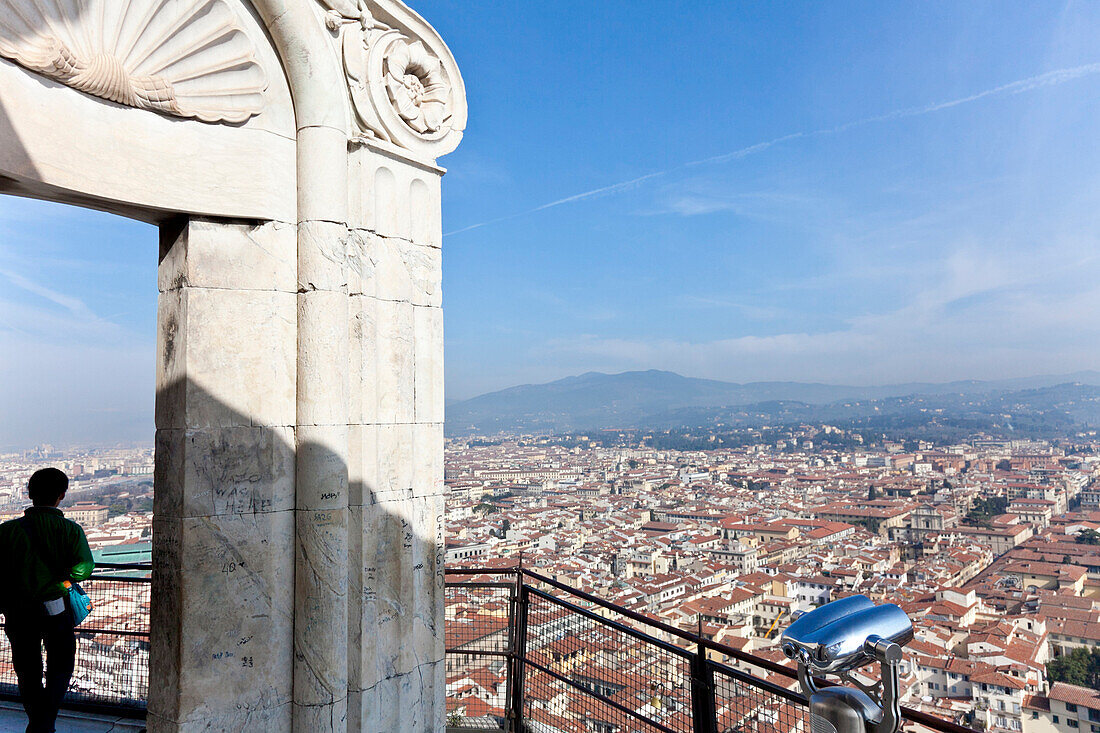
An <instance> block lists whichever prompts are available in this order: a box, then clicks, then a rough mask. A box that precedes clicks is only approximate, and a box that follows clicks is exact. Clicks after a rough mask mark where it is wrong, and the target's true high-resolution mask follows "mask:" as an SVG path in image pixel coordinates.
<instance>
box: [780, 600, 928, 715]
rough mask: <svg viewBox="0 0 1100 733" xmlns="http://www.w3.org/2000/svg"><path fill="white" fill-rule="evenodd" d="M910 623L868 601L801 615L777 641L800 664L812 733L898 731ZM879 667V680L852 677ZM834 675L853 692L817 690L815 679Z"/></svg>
mask: <svg viewBox="0 0 1100 733" xmlns="http://www.w3.org/2000/svg"><path fill="white" fill-rule="evenodd" d="M912 639H913V623H912V621H910V620H909V617H908V616H907V615H905V611H902V610H901V608H899V607H898V606H895V605H893V604H887V605H882V606H876V605H875V604H874V603H873V602H872V601H871V599H870V598H868V597H867V596H852V597H850V598H842V599H840V600H838V601H833V602H832V603H827V604H825V605H824V606H821V607H820V608H817V609H814V610H813V611H810V612H809V613H806V614H803V615H802V616H800V617H799V618H798V620H796V621H795V622H794V623H792V624H791V625H790V626H789V627H788V628H787V630H786V631H785V632H783V636H782V638H781V640H780V648H781V649H782V650H783V653H784V654H785V655H786V656H787V657H788V658H789V659H793V660H795V661H796V662H798V681H799V683H800V684H801V685H802V691H803V692H804V693H805V694H806V696H807V697H808V698H809V701H810V727H811V731H812V733H897V730H898V728H899V727H900V726H901V703H900V701H899V700H898V665H899V664H900V663H901V657H902V650H901V647H902V645H904V644H907V643H909V641H911V640H912ZM873 662H878V663H879V669H880V678H879V680H878V682H877V683H875V684H874V685H864V684H862V683H861V682H859V681H857V680H856V679H854V678H853V677H852V676H851V673H852V672H854V671H855V670H856V669H858V668H860V667H863V666H865V665H868V664H872V663H873ZM821 675H836V676H837V677H839V678H840V679H841V680H843V681H844V682H847V683H848V684H850V685H853V686H854V687H844V686H836V687H821V688H819V687H818V686H817V683H816V682H815V680H814V677H815V676H821Z"/></svg>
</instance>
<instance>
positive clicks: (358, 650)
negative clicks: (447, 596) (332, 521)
mask: <svg viewBox="0 0 1100 733" xmlns="http://www.w3.org/2000/svg"><path fill="white" fill-rule="evenodd" d="M442 507H443V504H442V499H441V498H434V497H433V498H421V499H397V500H390V501H380V502H379V503H377V504H375V505H373V506H364V507H362V508H356V509H354V510H352V515H351V535H352V539H351V546H352V548H353V549H352V551H351V553H349V567H351V569H352V576H353V577H352V580H351V587H350V590H349V595H350V597H351V598H352V599H353V600H352V603H351V604H350V605H351V607H352V608H353V609H354V610H353V611H352V613H351V616H350V618H351V620H352V626H351V628H350V630H349V642H350V647H351V649H352V650H353V652H352V653H351V656H350V658H349V662H350V678H349V682H350V684H351V689H353V690H354V689H367V688H370V687H373V686H374V685H376V684H377V683H379V682H380V681H382V680H385V679H387V678H391V677H394V676H397V675H401V674H405V673H408V672H410V671H412V670H414V669H416V668H417V667H419V666H421V665H423V664H425V663H430V662H434V661H438V660H441V659H443V650H444V635H443V622H442V619H443V552H442V544H441V535H440V533H441V532H442V526H443V525H442ZM367 640H370V643H367Z"/></svg>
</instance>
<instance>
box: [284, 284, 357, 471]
mask: <svg viewBox="0 0 1100 733" xmlns="http://www.w3.org/2000/svg"><path fill="white" fill-rule="evenodd" d="M348 307H349V303H348V297H347V295H345V294H344V293H341V292H337V291H326V290H317V291H312V292H307V293H300V294H299V295H298V304H297V310H298V374H297V377H298V402H297V407H298V410H297V413H296V414H297V424H299V425H301V424H307V425H346V424H347V419H348V401H347V400H348ZM341 452H342V451H341Z"/></svg>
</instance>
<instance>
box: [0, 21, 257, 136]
mask: <svg viewBox="0 0 1100 733" xmlns="http://www.w3.org/2000/svg"><path fill="white" fill-rule="evenodd" d="M0 56H3V57H5V58H8V59H10V60H12V61H14V62H15V63H17V64H19V65H21V66H23V67H25V68H27V69H29V70H31V71H34V72H37V73H39V74H42V75H43V76H47V77H49V78H51V79H54V80H56V81H59V82H61V83H62V84H65V85H67V86H70V87H72V88H74V89H78V90H80V91H82V92H85V93H87V94H91V95H94V96H96V97H100V98H102V99H107V100H110V101H112V102H117V103H118V104H122V105H126V106H129V107H136V108H138V109H146V110H152V111H154V112H160V113H162V114H167V115H173V116H176V117H193V118H196V119H199V120H202V121H203V122H244V121H245V120H247V119H249V118H250V117H252V116H253V115H255V114H258V113H259V112H260V111H261V110H262V109H263V105H264V100H263V92H264V90H265V89H266V88H267V79H266V75H265V73H264V70H263V67H262V66H260V64H259V63H258V62H257V60H256V58H255V54H254V49H253V46H252V42H251V41H250V40H249V38H248V36H247V35H246V34H245V32H244V30H243V29H242V28H241V26H240V23H239V21H238V18H237V16H236V13H235V11H234V10H233V9H232V8H231V7H230V5H229V4H228V3H227V2H226V0H83V1H82V2H72V1H71V0H68V1H67V0H0Z"/></svg>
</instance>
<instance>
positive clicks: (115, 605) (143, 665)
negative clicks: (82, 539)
mask: <svg viewBox="0 0 1100 733" xmlns="http://www.w3.org/2000/svg"><path fill="white" fill-rule="evenodd" d="M150 569H151V566H149V565H146V564H122V563H100V564H99V565H97V566H96V570H95V572H94V573H92V576H91V577H90V578H88V580H86V581H84V582H83V583H81V584H80V585H81V587H82V588H83V589H84V591H85V592H86V593H87V594H88V595H89V596H90V597H91V599H92V602H93V604H94V608H93V610H92V612H91V614H90V615H89V616H88V618H86V619H85V620H84V623H82V624H81V625H80V626H78V627H77V629H76V668H75V670H74V671H73V679H72V683H71V684H70V686H69V693H68V695H67V696H66V698H65V707H68V708H75V709H87V710H93V711H102V712H112V713H122V714H126V713H132V714H133V715H136V716H137V715H142V714H144V711H145V701H146V700H147V699H148V696H149V600H150V592H149V584H150V577H149V573H150ZM18 697H19V690H18V686H17V684H16V679H15V671H14V670H13V669H12V666H11V647H10V646H9V645H8V638H7V636H6V635H4V634H0V698H5V699H18Z"/></svg>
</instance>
